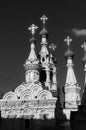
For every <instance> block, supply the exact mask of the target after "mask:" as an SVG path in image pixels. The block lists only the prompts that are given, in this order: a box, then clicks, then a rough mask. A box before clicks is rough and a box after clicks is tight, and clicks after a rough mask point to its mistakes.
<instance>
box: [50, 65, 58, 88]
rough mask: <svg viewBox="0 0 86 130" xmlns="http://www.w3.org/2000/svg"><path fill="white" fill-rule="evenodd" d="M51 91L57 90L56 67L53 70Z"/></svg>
mask: <svg viewBox="0 0 86 130" xmlns="http://www.w3.org/2000/svg"><path fill="white" fill-rule="evenodd" d="M51 89H52V90H57V76H56V67H54V68H53V85H52V88H51Z"/></svg>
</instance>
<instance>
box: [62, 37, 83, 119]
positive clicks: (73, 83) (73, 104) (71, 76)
mask: <svg viewBox="0 0 86 130" xmlns="http://www.w3.org/2000/svg"><path fill="white" fill-rule="evenodd" d="M64 41H65V42H67V46H68V50H67V51H66V52H65V54H64V56H65V57H66V60H67V76H66V83H65V88H64V92H65V109H64V113H65V114H66V116H67V118H70V112H71V111H77V110H78V105H80V101H81V99H80V87H79V85H78V83H77V80H76V76H75V73H74V69H73V66H74V64H73V56H74V53H73V51H71V50H70V48H69V46H70V43H71V42H72V39H71V38H70V37H69V36H67V38H66V39H65V40H64Z"/></svg>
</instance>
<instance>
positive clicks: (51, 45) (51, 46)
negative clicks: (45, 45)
mask: <svg viewBox="0 0 86 130" xmlns="http://www.w3.org/2000/svg"><path fill="white" fill-rule="evenodd" d="M56 47H57V46H56V45H55V44H53V43H52V44H50V46H49V48H50V49H52V50H53V51H55V49H56Z"/></svg>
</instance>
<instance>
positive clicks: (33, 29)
mask: <svg viewBox="0 0 86 130" xmlns="http://www.w3.org/2000/svg"><path fill="white" fill-rule="evenodd" d="M37 28H38V27H37V26H36V25H35V24H32V25H31V26H30V27H29V28H28V30H29V31H31V33H32V35H34V34H35V31H36V29H37Z"/></svg>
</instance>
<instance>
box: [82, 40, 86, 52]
mask: <svg viewBox="0 0 86 130" xmlns="http://www.w3.org/2000/svg"><path fill="white" fill-rule="evenodd" d="M81 47H82V48H83V49H84V51H85V52H86V42H84V43H83V44H82V45H81Z"/></svg>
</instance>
